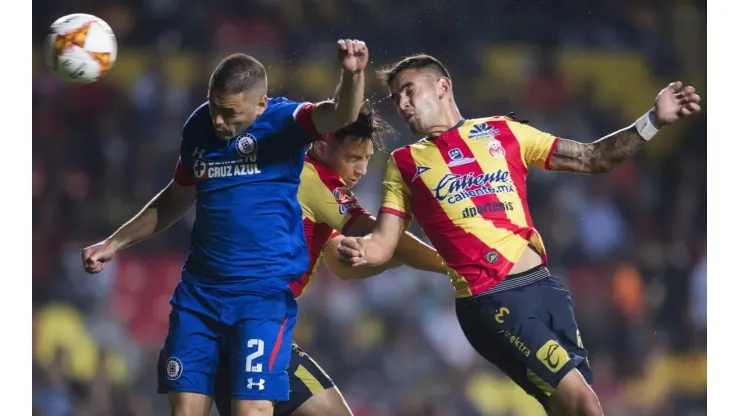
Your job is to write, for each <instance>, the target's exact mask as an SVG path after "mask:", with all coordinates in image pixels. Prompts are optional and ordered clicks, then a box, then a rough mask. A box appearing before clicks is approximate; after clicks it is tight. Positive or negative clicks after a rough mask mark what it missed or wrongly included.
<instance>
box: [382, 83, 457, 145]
mask: <svg viewBox="0 0 740 416" xmlns="http://www.w3.org/2000/svg"><path fill="white" fill-rule="evenodd" d="M449 85H450V84H449V80H447V79H446V78H440V77H438V76H436V75H435V73H434V72H432V71H424V70H419V69H407V70H405V71H401V72H400V73H399V74H398V75H396V77H395V79H394V80H393V83H392V84H391V85H390V89H391V99H392V100H393V102H394V103H395V104H396V107H397V108H398V112H399V113H401V116H402V117H403V119H404V120H405V121H406V124H407V125H408V126H409V129H411V131H412V132H414V133H415V134H419V135H426V134H427V132H428V131H429V130H430V129H431V128H432V127H434V124H435V122H437V121H438V120H440V119H441V117H440V115H441V113H442V109H443V108H442V103H443V99H444V98H445V97H447V96H448V93H449Z"/></svg>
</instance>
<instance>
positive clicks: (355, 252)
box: [337, 237, 367, 267]
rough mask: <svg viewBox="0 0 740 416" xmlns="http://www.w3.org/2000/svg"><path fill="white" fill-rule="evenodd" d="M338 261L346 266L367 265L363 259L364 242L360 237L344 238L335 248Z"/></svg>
mask: <svg viewBox="0 0 740 416" xmlns="http://www.w3.org/2000/svg"><path fill="white" fill-rule="evenodd" d="M337 250H339V261H341V262H342V263H344V264H346V265H348V266H353V267H355V266H362V265H363V264H367V259H366V258H365V240H364V239H362V238H360V237H344V238H343V239H342V241H340V242H339V246H338V247H337Z"/></svg>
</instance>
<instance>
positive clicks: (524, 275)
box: [473, 266, 552, 298]
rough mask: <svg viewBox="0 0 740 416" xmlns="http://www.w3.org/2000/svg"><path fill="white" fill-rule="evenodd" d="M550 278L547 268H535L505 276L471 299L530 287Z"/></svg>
mask: <svg viewBox="0 0 740 416" xmlns="http://www.w3.org/2000/svg"><path fill="white" fill-rule="evenodd" d="M551 276H552V275H551V274H550V270H549V269H548V268H547V267H545V266H537V267H535V268H533V269H529V270H527V271H526V272H521V273H516V274H510V275H508V276H506V277H505V278H504V280H502V281H501V282H499V283H498V284H497V285H496V286H494V287H492V288H490V289H488V290H486V291H485V292H481V293H479V294H477V295H475V296H473V298H477V297H479V296H483V295H488V294H491V293H498V292H503V291H505V290H511V289H516V288H519V287H523V286H527V285H531V284H532V283H534V282H537V281H539V280H542V279H546V278H548V277H551Z"/></svg>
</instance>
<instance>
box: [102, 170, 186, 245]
mask: <svg viewBox="0 0 740 416" xmlns="http://www.w3.org/2000/svg"><path fill="white" fill-rule="evenodd" d="M178 188H182V187H180V186H178V185H176V184H174V182H171V183H170V184H169V185H168V186H167V187H166V188H164V189H163V190H162V191H161V192H160V193H159V194H157V195H156V196H155V197H154V198H152V200H151V201H149V203H147V204H146V205H145V206H144V208H143V209H142V210H141V211H139V213H138V214H136V215H135V216H134V217H133V218H131V219H130V220H129V221H128V222H126V223H125V224H123V225H122V226H121V227H120V228H119V229H118V230H116V232H115V233H113V235H111V236H110V237H109V238H108V241H109V242H110V243H111V244H113V246H114V247H115V248H116V249H119V250H120V249H123V248H126V247H129V246H132V245H134V244H136V243H139V242H141V241H143V240H146V239H147V238H149V237H151V236H153V235H155V234H157V233H159V232H160V231H163V230H165V229H167V228H169V227H170V226H171V225H172V224H174V223H175V222H176V221H177V220H179V219H180V218H181V217H182V216H183V215H185V213H187V212H188V210H189V209H190V207H191V206H192V205H193V198H190V196H189V195H183V193H188V192H191V191H190V190H183V189H178Z"/></svg>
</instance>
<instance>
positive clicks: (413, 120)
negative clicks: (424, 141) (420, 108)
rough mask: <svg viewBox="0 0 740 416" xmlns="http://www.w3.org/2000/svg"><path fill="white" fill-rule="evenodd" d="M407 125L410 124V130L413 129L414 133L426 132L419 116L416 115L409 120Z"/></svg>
mask: <svg viewBox="0 0 740 416" xmlns="http://www.w3.org/2000/svg"><path fill="white" fill-rule="evenodd" d="M406 125H407V126H409V130H411V132H412V133H414V134H424V129H423V128H422V126H421V125H419V121H418V118H416V117H414V118H411V120H410V121H409V122H407V123H406Z"/></svg>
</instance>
